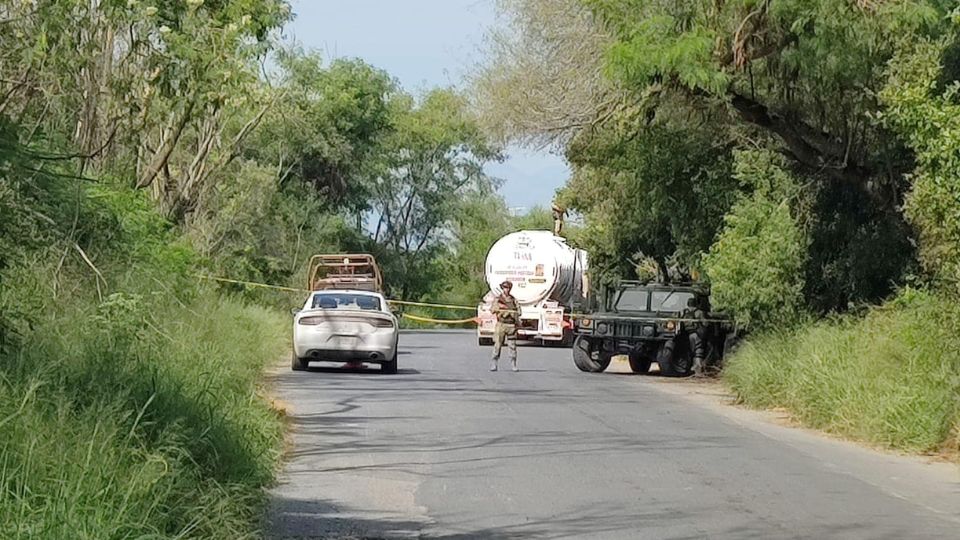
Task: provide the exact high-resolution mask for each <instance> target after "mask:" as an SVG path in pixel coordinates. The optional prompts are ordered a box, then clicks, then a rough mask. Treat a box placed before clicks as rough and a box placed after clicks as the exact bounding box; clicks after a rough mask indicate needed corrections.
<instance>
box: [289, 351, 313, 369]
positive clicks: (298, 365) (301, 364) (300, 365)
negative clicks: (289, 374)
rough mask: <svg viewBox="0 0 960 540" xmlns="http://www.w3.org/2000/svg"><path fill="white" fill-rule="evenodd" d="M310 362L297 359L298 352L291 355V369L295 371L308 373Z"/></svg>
mask: <svg viewBox="0 0 960 540" xmlns="http://www.w3.org/2000/svg"><path fill="white" fill-rule="evenodd" d="M308 365H309V362H307V361H305V360H302V359H300V358H298V357H297V353H296V351H294V352H292V353H290V369H292V370H293V371H306V370H307V366H308Z"/></svg>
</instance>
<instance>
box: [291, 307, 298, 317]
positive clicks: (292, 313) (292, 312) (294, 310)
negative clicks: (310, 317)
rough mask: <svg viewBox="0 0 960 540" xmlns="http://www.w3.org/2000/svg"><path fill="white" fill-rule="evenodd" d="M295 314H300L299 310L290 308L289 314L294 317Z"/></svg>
mask: <svg viewBox="0 0 960 540" xmlns="http://www.w3.org/2000/svg"><path fill="white" fill-rule="evenodd" d="M297 313H300V308H290V314H291V315H293V316H294V317H296V315H297Z"/></svg>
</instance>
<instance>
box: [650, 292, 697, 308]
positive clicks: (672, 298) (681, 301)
mask: <svg viewBox="0 0 960 540" xmlns="http://www.w3.org/2000/svg"><path fill="white" fill-rule="evenodd" d="M694 296H695V295H694V294H693V293H691V292H681V291H653V298H652V299H651V302H650V311H683V310H685V309H687V301H688V300H690V299H691V298H694Z"/></svg>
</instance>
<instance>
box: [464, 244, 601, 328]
mask: <svg viewBox="0 0 960 540" xmlns="http://www.w3.org/2000/svg"><path fill="white" fill-rule="evenodd" d="M484 275H485V277H486V279H487V284H488V285H489V286H490V292H489V293H487V294H486V296H484V298H483V301H482V302H481V303H480V305H479V306H477V319H478V324H477V340H478V342H479V344H480V345H491V344H493V333H494V328H495V327H496V318H495V317H494V315H493V313H492V312H491V311H490V308H491V306H492V303H493V301H494V300H495V299H496V297H497V296H498V295H499V294H500V283H503V282H504V281H510V282H512V283H513V296H514V297H515V298H516V299H517V304H518V305H519V306H520V320H519V324H518V325H517V333H518V334H519V335H518V337H519V338H520V339H527V340H538V341H540V342H541V343H544V344H546V343H569V342H570V337H571V326H572V325H571V324H570V316H569V314H570V310H571V308H572V307H573V305H574V304H575V303H577V302H580V301H583V300H584V299H585V298H586V296H587V292H588V291H589V286H588V283H587V252H585V251H583V250H581V249H574V248H572V247H570V246H569V245H567V242H566V240H564V239H563V238H562V237H560V236H555V235H554V234H553V233H552V232H550V231H518V232H514V233H510V234H508V235H506V236H504V237H502V238H500V239H499V240H497V241H496V242H495V243H494V244H493V246H492V247H491V248H490V251H489V252H488V253H487V261H486V264H485V266H484Z"/></svg>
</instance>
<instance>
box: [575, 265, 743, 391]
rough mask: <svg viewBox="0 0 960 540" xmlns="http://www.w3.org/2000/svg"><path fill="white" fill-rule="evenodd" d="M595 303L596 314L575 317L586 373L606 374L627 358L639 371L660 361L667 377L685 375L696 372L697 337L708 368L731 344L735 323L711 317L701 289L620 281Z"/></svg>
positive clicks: (578, 356) (706, 294)
mask: <svg viewBox="0 0 960 540" xmlns="http://www.w3.org/2000/svg"><path fill="white" fill-rule="evenodd" d="M595 303H596V304H598V305H596V306H595V309H594V310H593V312H592V313H589V314H587V315H583V316H580V317H577V318H576V319H574V327H573V329H574V335H575V338H574V343H573V361H574V363H575V364H576V365H577V367H578V368H579V369H580V370H581V371H587V372H600V371H604V370H605V369H607V366H609V365H610V360H611V358H613V357H614V356H615V355H618V354H625V355H627V356H628V358H629V360H630V368H631V369H632V370H633V371H634V372H636V373H646V372H647V371H648V370H649V369H650V366H651V364H652V363H653V362H657V364H659V366H660V373H661V374H662V375H666V376H668V377H683V376H686V375H690V374H691V373H692V371H693V368H694V365H693V364H694V345H695V343H696V341H695V340H696V337H695V336H693V334H694V333H696V334H697V336H699V338H700V343H702V347H703V351H702V352H703V366H704V368H706V369H709V368H711V367H712V368H718V367H719V365H720V363H721V362H722V361H723V356H724V346H725V345H726V344H728V342H729V341H732V339H730V338H731V337H732V336H731V334H732V333H733V331H734V327H733V324H732V323H731V322H730V321H729V320H727V319H726V317H724V316H723V315H722V314H718V313H711V311H710V293H709V291H708V290H707V289H706V288H705V287H703V286H700V285H696V284H680V285H664V284H650V283H645V282H640V281H621V282H620V283H619V284H617V285H616V286H615V287H612V288H607V289H605V290H604V291H603V292H602V293H601V295H600V298H598V299H597V302H595Z"/></svg>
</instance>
